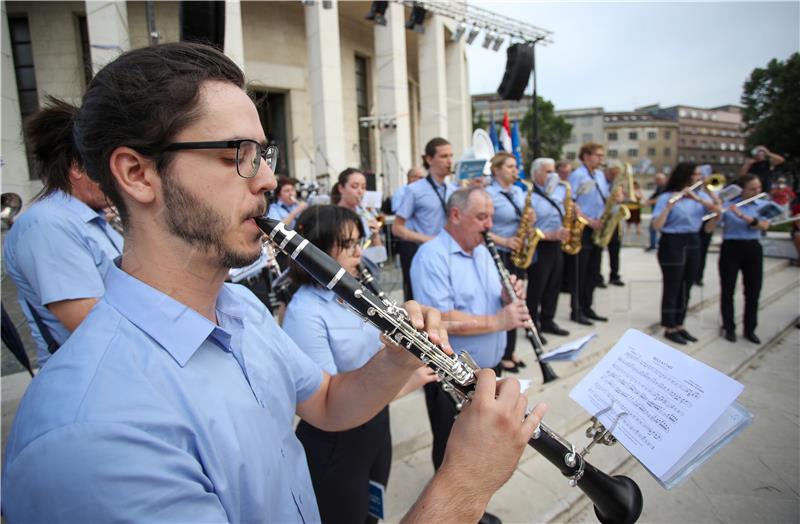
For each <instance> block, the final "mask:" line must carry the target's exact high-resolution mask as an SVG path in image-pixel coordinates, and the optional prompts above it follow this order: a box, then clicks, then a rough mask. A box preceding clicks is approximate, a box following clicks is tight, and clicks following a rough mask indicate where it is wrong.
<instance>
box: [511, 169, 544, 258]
mask: <svg viewBox="0 0 800 524" xmlns="http://www.w3.org/2000/svg"><path fill="white" fill-rule="evenodd" d="M532 196H533V184H529V185H528V194H527V195H526V196H525V207H524V209H523V210H522V216H520V219H519V227H518V228H517V232H516V233H515V234H514V236H516V237H517V238H518V239H520V241H521V242H522V247H520V248H519V249H518V250H514V251H512V252H511V263H512V264H514V267H518V268H520V269H528V268H529V267H530V265H531V263H532V262H533V254H534V253H536V246H538V245H539V241H540V240H541V239H543V238H544V232H542V230H541V229H539V228H538V227H533V222H532V221H531V219H530V210H531V199H532Z"/></svg>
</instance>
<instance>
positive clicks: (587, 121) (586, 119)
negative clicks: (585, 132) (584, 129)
mask: <svg viewBox="0 0 800 524" xmlns="http://www.w3.org/2000/svg"><path fill="white" fill-rule="evenodd" d="M592 121H593V119H592V116H591V115H588V116H584V117H581V122H582V123H583V125H584V126H591V125H592Z"/></svg>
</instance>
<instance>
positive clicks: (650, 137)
mask: <svg viewBox="0 0 800 524" xmlns="http://www.w3.org/2000/svg"><path fill="white" fill-rule="evenodd" d="M647 139H648V140H655V139H656V132H655V131H648V132H647Z"/></svg>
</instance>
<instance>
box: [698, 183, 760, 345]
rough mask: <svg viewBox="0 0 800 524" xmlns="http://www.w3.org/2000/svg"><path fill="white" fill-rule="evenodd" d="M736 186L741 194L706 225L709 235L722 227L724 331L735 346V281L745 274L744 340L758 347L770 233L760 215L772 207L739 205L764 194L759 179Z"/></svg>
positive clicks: (720, 301)
mask: <svg viewBox="0 0 800 524" xmlns="http://www.w3.org/2000/svg"><path fill="white" fill-rule="evenodd" d="M735 183H736V185H738V186H739V187H741V188H742V193H741V195H739V196H738V197H736V198H734V199H733V200H729V201H727V202H725V205H724V206H723V207H724V208H725V211H724V212H723V213H722V215H719V216H717V217H715V218H712V219H711V220H709V221H708V223H706V231H707V232H709V233H710V232H712V231H714V228H715V227H717V225H718V224H720V223H721V224H722V247H721V248H720V251H719V279H720V287H721V293H720V299H719V306H720V312H721V313H722V329H723V330H724V331H725V338H726V339H727V340H729V341H730V342H736V322H735V321H734V319H733V293H734V291H735V289H736V278H737V277H738V276H739V271H741V272H742V279H743V281H744V338H746V339H747V340H749V341H750V342H753V343H755V344H760V343H761V340H760V339H759V338H758V337H757V336H756V325H758V297H759V295H760V294H761V283H762V281H763V279H764V254H763V252H762V250H761V242H759V238H760V236H761V232H762V231H766V230H767V229H769V221H768V220H764V219H762V218H760V216H759V211H760V210H761V209H762V208H763V207H764V206H767V205H769V203H768V202H767V201H766V200H754V201H753V202H750V203H749V204H745V205H743V206H739V207H737V206H736V204H737V203H739V202H741V201H743V200H746V199H748V198H751V197H754V196H756V195H758V194H759V193H761V180H759V178H758V177H757V176H756V175H752V174H747V175H741V176H740V177H739V178H737V179H736V182H735Z"/></svg>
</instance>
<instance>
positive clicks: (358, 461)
mask: <svg viewBox="0 0 800 524" xmlns="http://www.w3.org/2000/svg"><path fill="white" fill-rule="evenodd" d="M296 434H297V438H298V439H299V440H300V442H302V444H303V447H304V448H305V451H306V458H307V460H308V469H309V471H310V472H311V482H312V484H313V485H314V493H315V494H316V496H317V504H318V505H319V514H320V517H321V518H322V522H323V523H325V524H338V523H351V522H352V523H358V524H360V523H365V522H372V523H374V522H377V519H376V518H374V517H369V516H368V515H367V508H368V503H369V481H370V480H374V481H375V482H378V483H380V484H383V485H384V486H386V483H387V482H388V480H389V470H390V469H391V466H392V436H391V433H390V431H389V407H388V406H387V407H385V408H384V409H383V411H381V412H380V413H378V414H377V415H375V417H374V418H373V419H372V420H370V421H369V422H367V423H366V424H363V425H361V426H359V427H357V428H353V429H350V430H348V431H334V432H330V431H322V430H321V429H317V428H315V427H314V426H312V425H311V424H308V423H307V422H305V421H300V424H298V426H297V431H296Z"/></svg>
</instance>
